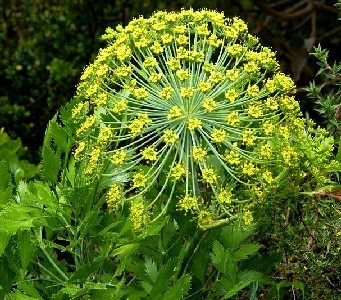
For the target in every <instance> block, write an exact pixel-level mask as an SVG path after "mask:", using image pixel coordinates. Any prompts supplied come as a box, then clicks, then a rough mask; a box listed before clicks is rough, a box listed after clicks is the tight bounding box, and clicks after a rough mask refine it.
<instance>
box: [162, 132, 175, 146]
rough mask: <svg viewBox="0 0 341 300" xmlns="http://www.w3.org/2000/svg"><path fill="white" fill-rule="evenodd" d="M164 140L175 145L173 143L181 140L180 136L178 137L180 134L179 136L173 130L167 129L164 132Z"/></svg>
mask: <svg viewBox="0 0 341 300" xmlns="http://www.w3.org/2000/svg"><path fill="white" fill-rule="evenodd" d="M162 139H163V140H164V141H165V142H166V143H167V144H173V143H175V142H176V141H177V140H178V139H179V136H178V134H177V133H176V132H175V131H174V130H172V129H166V130H165V131H164V132H163V136H162Z"/></svg>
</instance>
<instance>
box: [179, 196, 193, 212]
mask: <svg viewBox="0 0 341 300" xmlns="http://www.w3.org/2000/svg"><path fill="white" fill-rule="evenodd" d="M177 206H178V207H179V208H180V209H183V210H184V211H186V212H188V211H190V212H195V211H196V210H197V209H198V205H197V199H196V198H195V197H193V196H190V195H186V196H185V197H184V198H182V199H181V200H180V201H179V202H178V205H177Z"/></svg>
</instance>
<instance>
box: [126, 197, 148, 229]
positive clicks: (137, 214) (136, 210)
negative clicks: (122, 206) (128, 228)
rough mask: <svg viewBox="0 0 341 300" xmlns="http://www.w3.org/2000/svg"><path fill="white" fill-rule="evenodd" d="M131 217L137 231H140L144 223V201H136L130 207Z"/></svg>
mask: <svg viewBox="0 0 341 300" xmlns="http://www.w3.org/2000/svg"><path fill="white" fill-rule="evenodd" d="M129 219H130V220H131V222H132V224H133V228H134V230H135V231H140V230H141V229H142V228H143V225H144V223H145V222H144V205H143V203H142V202H139V203H134V204H132V205H131V207H130V214H129Z"/></svg>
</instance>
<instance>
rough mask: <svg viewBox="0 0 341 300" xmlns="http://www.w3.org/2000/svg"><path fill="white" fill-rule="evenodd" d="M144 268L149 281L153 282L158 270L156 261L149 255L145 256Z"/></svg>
mask: <svg viewBox="0 0 341 300" xmlns="http://www.w3.org/2000/svg"><path fill="white" fill-rule="evenodd" d="M144 265H145V270H146V273H147V275H148V276H149V278H150V279H151V282H155V281H156V279H157V276H158V270H157V265H156V263H155V262H154V261H153V260H152V259H151V258H149V257H146V258H145V264H144Z"/></svg>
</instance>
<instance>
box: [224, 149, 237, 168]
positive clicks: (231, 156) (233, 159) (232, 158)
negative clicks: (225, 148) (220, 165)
mask: <svg viewBox="0 0 341 300" xmlns="http://www.w3.org/2000/svg"><path fill="white" fill-rule="evenodd" d="M225 157H226V160H227V161H228V162H229V163H230V164H231V165H239V164H240V162H241V156H240V153H238V152H237V151H233V150H232V151H230V152H229V153H228V154H226V155H225Z"/></svg>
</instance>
